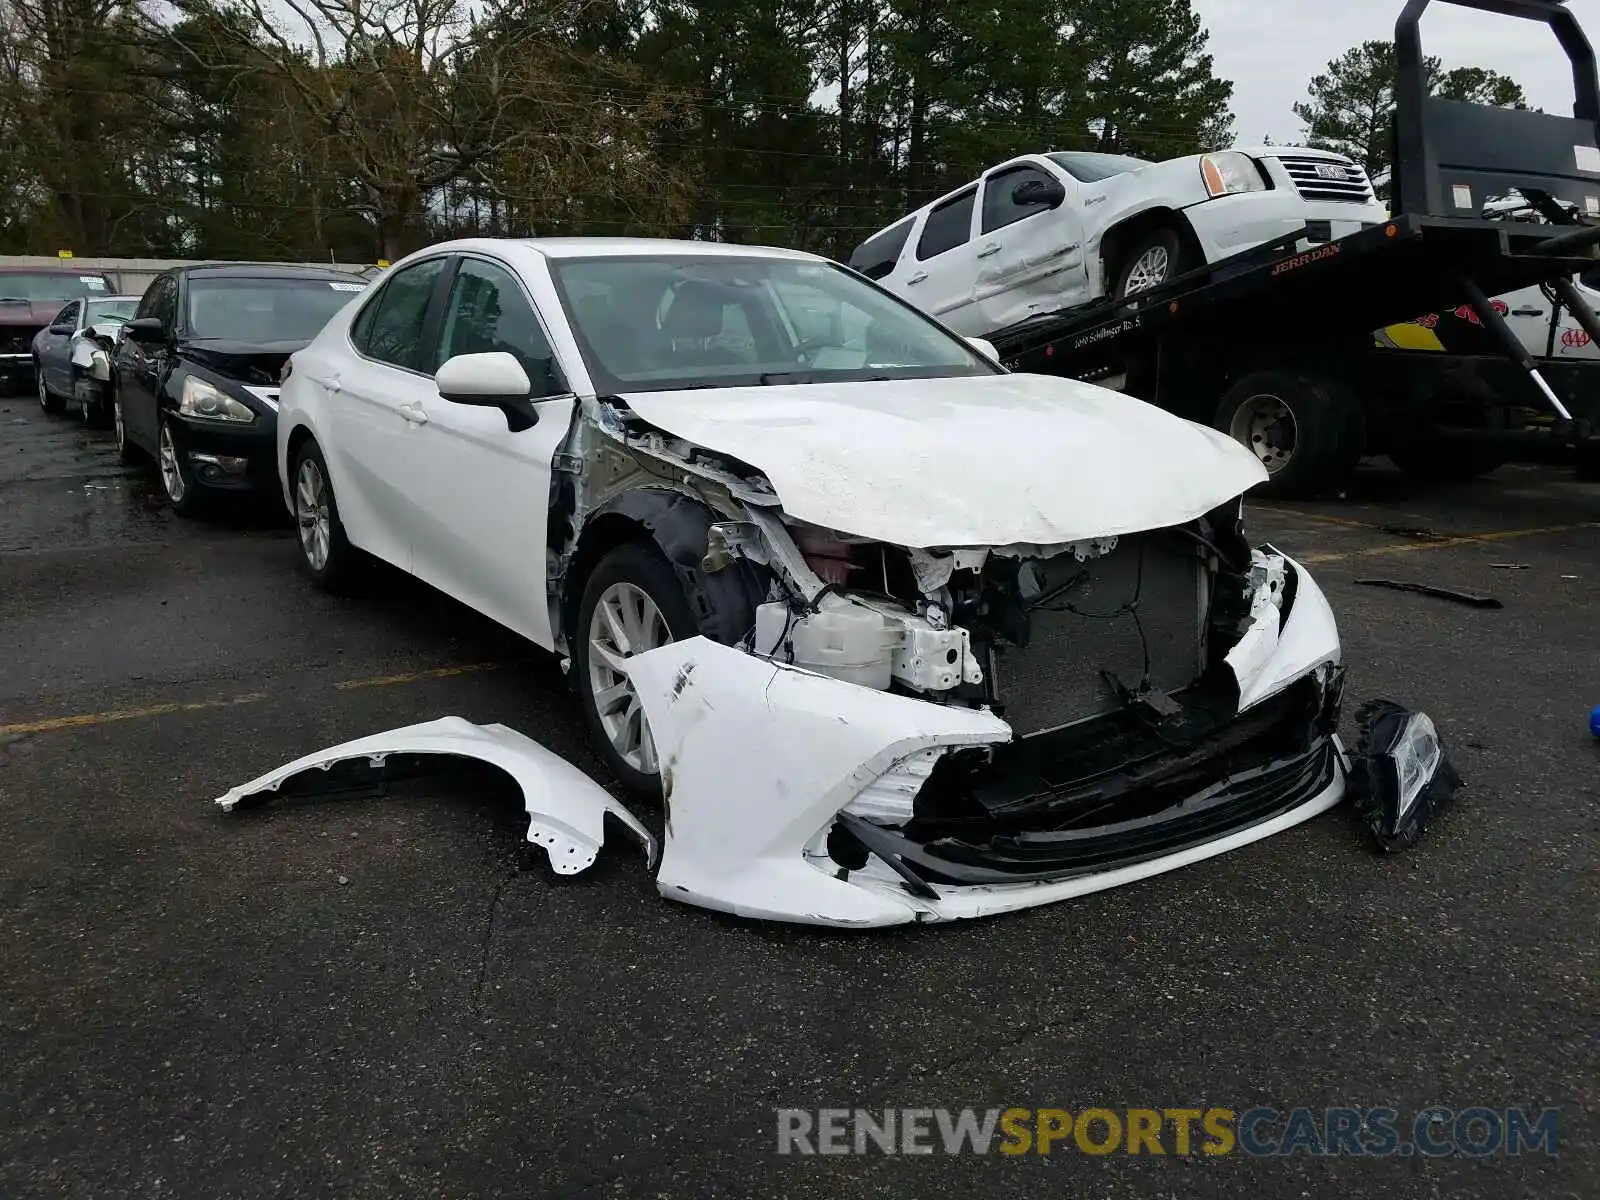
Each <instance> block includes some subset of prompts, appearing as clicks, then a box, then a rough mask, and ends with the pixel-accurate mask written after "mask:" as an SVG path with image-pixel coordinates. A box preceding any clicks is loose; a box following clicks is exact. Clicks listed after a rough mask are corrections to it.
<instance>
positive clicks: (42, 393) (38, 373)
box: [33, 358, 67, 417]
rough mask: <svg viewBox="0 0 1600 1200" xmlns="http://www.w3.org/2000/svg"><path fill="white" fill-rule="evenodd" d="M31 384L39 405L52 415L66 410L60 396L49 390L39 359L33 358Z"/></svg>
mask: <svg viewBox="0 0 1600 1200" xmlns="http://www.w3.org/2000/svg"><path fill="white" fill-rule="evenodd" d="M33 386H34V390H35V391H36V392H37V393H38V395H39V407H40V408H42V409H44V411H45V412H47V413H49V414H50V415H51V416H52V417H58V416H60V415H61V414H62V413H63V412H65V411H66V407H67V406H66V404H65V403H64V402H63V401H62V399H61V397H60V396H58V395H56V394H55V393H54V392H53V391H51V390H50V385H49V384H48V383H46V382H45V381H44V367H43V366H41V365H40V363H39V360H38V359H37V358H36V359H34V360H33Z"/></svg>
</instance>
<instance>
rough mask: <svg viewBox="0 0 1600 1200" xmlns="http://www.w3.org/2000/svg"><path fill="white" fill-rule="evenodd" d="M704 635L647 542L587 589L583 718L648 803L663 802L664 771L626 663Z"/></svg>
mask: <svg viewBox="0 0 1600 1200" xmlns="http://www.w3.org/2000/svg"><path fill="white" fill-rule="evenodd" d="M697 628H698V627H697V626H696V624H695V619H694V614H693V612H691V611H690V609H689V601H688V599H687V598H686V597H685V596H684V594H683V585H682V584H680V583H679V582H678V577H677V575H676V574H675V573H674V572H673V570H672V565H671V564H670V563H669V562H667V560H666V558H665V557H664V556H663V555H662V553H661V552H660V551H659V550H657V549H656V548H655V547H654V546H653V545H651V544H649V543H647V542H632V543H629V544H628V545H625V546H618V547H617V548H616V549H615V550H613V551H611V553H609V554H607V555H606V556H605V557H604V558H603V559H601V560H600V563H599V565H598V566H597V567H595V569H594V573H593V574H591V575H590V576H589V579H588V581H587V583H585V585H584V589H583V600H582V602H581V603H580V604H579V606H578V622H577V627H576V628H575V629H574V630H573V632H572V636H571V637H570V639H569V644H570V645H571V646H572V658H573V664H572V665H573V678H574V679H575V681H576V683H577V686H578V693H579V697H580V699H581V702H582V704H583V715H584V717H585V719H586V720H587V721H588V724H589V732H590V734H591V736H592V737H593V739H594V742H595V745H596V746H597V747H598V748H599V751H600V754H601V756H602V757H603V758H604V759H605V760H606V764H607V765H608V766H609V767H610V768H611V769H612V771H613V772H615V773H616V776H617V778H618V779H620V780H622V782H623V783H624V784H626V785H627V786H628V787H629V788H630V789H632V790H633V791H635V792H637V793H639V794H640V795H643V796H647V797H653V798H657V799H659V798H660V796H661V764H660V762H659V761H658V759H657V757H656V746H655V739H654V738H653V737H651V734H650V726H649V723H648V722H647V721H646V720H645V717H644V709H643V708H642V707H641V706H640V704H639V697H638V696H637V695H636V694H635V692H634V689H633V684H632V682H631V681H630V680H629V679H628V676H627V674H626V673H625V672H624V671H623V669H622V664H623V662H624V661H625V660H627V659H629V658H632V657H634V656H635V655H637V654H643V653H644V652H645V651H647V650H655V649H657V648H659V647H661V646H665V645H668V644H669V643H671V642H676V641H678V640H679V639H681V638H686V637H692V636H693V635H694V634H695V633H696V632H697Z"/></svg>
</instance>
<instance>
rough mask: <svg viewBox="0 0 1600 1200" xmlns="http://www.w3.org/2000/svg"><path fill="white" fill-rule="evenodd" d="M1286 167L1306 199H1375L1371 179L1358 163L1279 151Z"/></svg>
mask: <svg viewBox="0 0 1600 1200" xmlns="http://www.w3.org/2000/svg"><path fill="white" fill-rule="evenodd" d="M1278 161H1279V162H1281V163H1282V164H1283V169H1284V170H1285V171H1287V172H1289V178H1290V179H1292V180H1294V186H1295V189H1296V190H1297V191H1298V192H1299V193H1300V194H1301V195H1302V196H1304V197H1305V198H1306V199H1307V200H1343V201H1347V202H1349V203H1351V204H1371V203H1372V202H1373V201H1374V200H1375V199H1376V196H1374V194H1373V191H1372V182H1371V180H1369V179H1368V178H1367V173H1366V171H1365V170H1363V169H1362V168H1361V166H1360V164H1358V163H1353V162H1336V161H1334V160H1333V159H1330V158H1302V157H1298V156H1296V155H1292V154H1280V155H1278Z"/></svg>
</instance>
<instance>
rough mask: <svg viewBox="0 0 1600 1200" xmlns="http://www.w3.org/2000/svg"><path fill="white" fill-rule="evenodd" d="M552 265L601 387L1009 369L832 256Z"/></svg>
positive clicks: (671, 386)
mask: <svg viewBox="0 0 1600 1200" xmlns="http://www.w3.org/2000/svg"><path fill="white" fill-rule="evenodd" d="M550 265H551V268H552V271H553V273H554V276H555V281H556V287H557V289H558V290H559V291H560V293H561V298H562V302H563V304H564V305H565V307H566V310H567V313H568V315H569V317H570V318H571V321H572V325H573V328H574V330H575V332H576V333H577V335H578V343H579V346H580V348H581V349H582V351H583V355H584V360H585V362H586V363H587V365H588V367H589V373H590V374H591V375H592V376H593V377H594V383H595V387H596V388H597V389H598V390H600V391H602V392H626V391H668V390H671V389H674V388H687V387H697V386H698V387H707V386H709V387H740V386H746V385H755V384H785V383H821V382H845V381H852V380H866V379H932V378H940V377H946V376H958V375H992V374H996V373H997V372H998V371H999V368H998V367H995V366H993V365H992V364H990V363H988V362H987V361H985V360H984V359H982V358H980V357H978V355H976V354H975V353H974V352H973V351H972V350H971V349H970V348H969V347H968V346H967V344H966V343H965V342H964V341H962V340H961V339H960V338H959V337H957V336H956V335H955V334H953V333H950V332H948V331H947V330H945V329H943V328H942V327H940V326H939V325H937V324H935V323H934V322H933V321H932V320H930V319H929V318H927V317H924V316H922V315H921V314H920V313H918V312H917V311H915V310H914V309H911V308H908V307H907V306H906V305H904V304H902V303H900V302H899V301H897V300H895V299H893V298H892V297H890V296H888V295H886V294H884V293H883V292H880V291H878V290H877V289H876V288H874V287H872V286H871V285H869V284H867V283H865V282H863V281H862V280H860V279H858V278H857V277H856V276H854V275H852V274H850V273H849V272H848V271H845V270H843V269H842V268H839V267H836V266H834V265H832V264H829V263H820V262H805V261H797V260H791V259H781V258H763V257H756V256H751V257H742V256H741V257H733V256H728V255H716V256H712V255H650V256H638V257H633V256H629V257H615V258H612V257H607V258H589V259H565V260H562V259H557V260H555V261H553V262H552V263H551V264H550Z"/></svg>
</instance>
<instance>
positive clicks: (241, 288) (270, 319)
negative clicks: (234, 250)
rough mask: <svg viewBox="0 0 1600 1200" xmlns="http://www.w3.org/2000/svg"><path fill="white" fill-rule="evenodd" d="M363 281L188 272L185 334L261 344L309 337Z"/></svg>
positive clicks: (346, 301) (305, 339) (302, 340)
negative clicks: (186, 328)
mask: <svg viewBox="0 0 1600 1200" xmlns="http://www.w3.org/2000/svg"><path fill="white" fill-rule="evenodd" d="M362 287H363V285H362V284H359V283H354V282H351V283H346V282H344V281H342V280H329V279H319V278H300V279H296V278H294V277H293V276H262V277H259V278H254V279H251V278H235V277H228V276H220V277H219V276H208V275H199V276H190V278H189V299H188V303H187V304H186V305H185V308H186V310H187V316H188V324H189V335H190V336H191V337H194V338H201V339H216V340H219V341H228V342H249V343H251V344H252V345H261V346H265V345H272V344H275V343H278V342H309V341H310V340H311V339H312V338H314V337H316V336H317V334H319V333H321V332H322V327H323V326H324V325H326V324H327V323H328V318H329V317H331V316H333V314H334V313H336V312H338V311H339V310H340V309H341V308H343V307H344V306H345V305H346V304H349V303H350V299H351V297H352V296H353V295H355V293H357V292H359V291H361V290H362Z"/></svg>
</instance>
